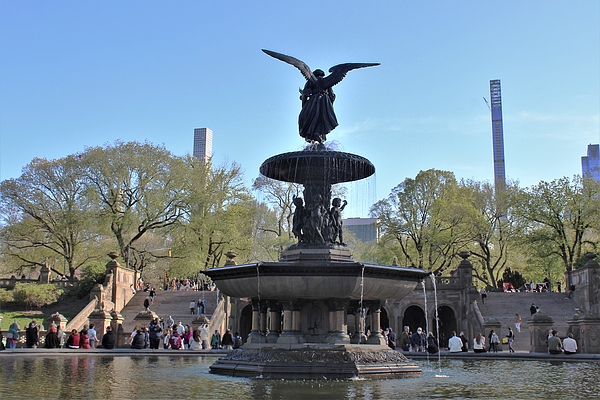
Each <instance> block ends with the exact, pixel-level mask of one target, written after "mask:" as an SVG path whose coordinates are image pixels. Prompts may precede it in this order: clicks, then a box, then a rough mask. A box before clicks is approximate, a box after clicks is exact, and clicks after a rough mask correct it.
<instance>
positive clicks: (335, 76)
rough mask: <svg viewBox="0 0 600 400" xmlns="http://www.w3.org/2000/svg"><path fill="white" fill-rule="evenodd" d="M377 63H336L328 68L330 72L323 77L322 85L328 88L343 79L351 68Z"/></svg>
mask: <svg viewBox="0 0 600 400" xmlns="http://www.w3.org/2000/svg"><path fill="white" fill-rule="evenodd" d="M377 65H380V64H379V63H345V64H338V65H335V66H333V67H331V68H329V72H330V74H329V75H327V76H326V77H325V78H323V87H325V88H330V87H332V86H335V85H337V84H338V83H340V82H341V81H342V79H344V77H345V76H346V74H347V73H348V72H350V71H352V70H353V69H358V68H366V67H376V66H377Z"/></svg>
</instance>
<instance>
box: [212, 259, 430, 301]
mask: <svg viewBox="0 0 600 400" xmlns="http://www.w3.org/2000/svg"><path fill="white" fill-rule="evenodd" d="M204 273H205V274H206V275H207V276H209V277H210V278H211V279H212V280H213V281H214V282H215V283H216V284H217V287H218V288H219V290H220V291H221V292H223V293H224V294H226V295H227V296H230V297H238V298H242V297H260V298H262V299H277V300H295V299H315V300H317V299H349V300H360V299H361V293H362V298H363V300H370V299H373V300H376V299H377V300H383V299H401V298H403V297H405V296H406V295H408V294H409V293H410V292H412V291H413V290H414V288H415V286H416V284H417V283H418V282H419V281H420V280H421V279H423V278H424V277H426V276H427V275H428V272H426V271H424V270H421V269H417V268H400V267H391V266H383V265H375V264H363V263H359V262H334V261H326V262H314V261H312V262H281V261H280V262H259V263H254V264H244V265H236V266H227V267H219V268H212V269H209V270H207V271H205V272H204ZM363 285H364V286H363ZM361 286H363V287H362V290H361Z"/></svg>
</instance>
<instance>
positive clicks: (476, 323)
mask: <svg viewBox="0 0 600 400" xmlns="http://www.w3.org/2000/svg"><path fill="white" fill-rule="evenodd" d="M471 308H472V310H473V314H474V315H475V318H473V319H472V323H473V327H474V328H475V332H483V324H484V323H485V319H484V318H483V314H481V310H480V309H479V304H477V300H473V302H472V303H471Z"/></svg>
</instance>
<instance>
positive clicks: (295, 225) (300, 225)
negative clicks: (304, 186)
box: [292, 196, 306, 243]
mask: <svg viewBox="0 0 600 400" xmlns="http://www.w3.org/2000/svg"><path fill="white" fill-rule="evenodd" d="M294 206H295V207H296V208H295V210H294V217H293V218H292V233H293V234H294V236H296V237H297V238H298V243H301V242H304V241H305V240H306V238H305V234H304V230H305V229H306V227H305V226H304V224H305V221H306V208H304V201H303V200H302V197H296V196H294Z"/></svg>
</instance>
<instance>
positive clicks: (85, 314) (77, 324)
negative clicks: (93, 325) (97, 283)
mask: <svg viewBox="0 0 600 400" xmlns="http://www.w3.org/2000/svg"><path fill="white" fill-rule="evenodd" d="M97 304H98V297H94V299H93V300H92V301H90V302H89V303H88V305H87V306H85V307H84V308H83V310H81V311H80V312H79V314H77V315H76V316H75V317H74V318H73V319H72V320H71V322H69V323H68V324H67V326H66V327H65V332H71V331H72V330H73V329H76V330H77V331H79V330H81V328H83V326H84V325H85V324H86V323H87V321H88V318H89V317H90V314H91V313H92V312H93V311H94V309H96V305H97Z"/></svg>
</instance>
